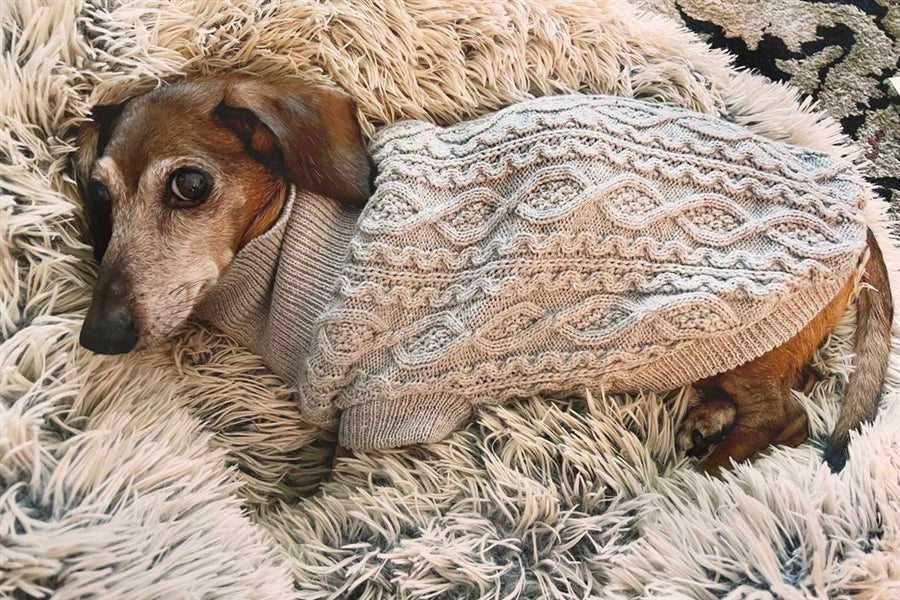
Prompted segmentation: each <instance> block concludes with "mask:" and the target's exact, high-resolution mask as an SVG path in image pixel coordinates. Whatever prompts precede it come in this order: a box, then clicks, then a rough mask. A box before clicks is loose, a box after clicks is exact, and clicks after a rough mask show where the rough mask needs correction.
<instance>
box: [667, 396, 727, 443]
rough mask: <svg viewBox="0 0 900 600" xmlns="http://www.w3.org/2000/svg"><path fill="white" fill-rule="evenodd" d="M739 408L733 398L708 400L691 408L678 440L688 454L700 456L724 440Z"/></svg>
mask: <svg viewBox="0 0 900 600" xmlns="http://www.w3.org/2000/svg"><path fill="white" fill-rule="evenodd" d="M736 415H737V409H736V408H735V406H734V402H732V401H731V400H706V401H704V402H701V403H700V404H698V405H697V406H695V407H694V408H692V409H691V412H689V413H688V415H687V417H685V419H684V421H683V422H682V423H681V427H679V428H678V434H677V437H676V440H677V442H678V447H679V448H681V450H682V451H684V452H685V453H686V454H687V455H688V456H700V455H702V454H703V453H704V452H706V451H707V450H708V449H709V447H710V446H712V445H713V444H716V443H718V442H720V441H722V438H724V437H725V434H726V433H727V432H728V429H729V428H730V427H731V425H732V424H733V423H734V418H735V416H736Z"/></svg>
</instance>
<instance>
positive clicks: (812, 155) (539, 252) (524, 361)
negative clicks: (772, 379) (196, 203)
mask: <svg viewBox="0 0 900 600" xmlns="http://www.w3.org/2000/svg"><path fill="white" fill-rule="evenodd" d="M371 151H372V156H373V159H374V161H375V164H376V166H377V168H378V173H379V174H378V178H377V180H376V182H375V183H376V192H375V194H374V196H373V197H372V199H371V200H370V202H369V203H368V205H367V206H366V208H365V209H364V210H363V211H362V213H361V214H359V213H356V212H351V211H347V210H346V209H343V208H341V207H340V206H339V205H338V204H337V203H336V202H334V201H332V200H330V199H327V198H323V197H318V196H314V195H311V194H308V193H304V192H299V193H297V194H296V197H294V196H293V195H292V197H291V199H290V200H289V202H288V204H287V205H286V206H285V209H284V212H283V214H282V215H281V217H280V219H279V221H278V223H277V224H276V225H275V226H274V227H273V228H272V229H271V230H270V231H268V232H267V233H265V234H264V235H262V236H261V237H259V238H257V239H256V240H254V241H253V242H251V243H250V244H249V245H248V246H247V247H246V248H244V249H243V250H242V251H241V252H240V253H238V255H237V256H236V257H235V259H234V262H233V264H232V265H231V266H230V267H229V269H228V270H227V271H226V273H225V274H224V275H223V277H222V278H221V279H220V282H219V283H218V284H217V286H216V287H215V288H214V289H213V290H212V291H211V293H210V294H209V295H208V297H207V298H206V299H205V300H204V302H203V303H202V304H201V306H200V307H199V309H198V312H199V314H200V316H201V317H203V318H205V319H207V320H209V321H211V322H212V323H214V324H216V325H218V326H219V327H220V328H222V329H223V330H224V331H225V332H226V333H229V334H230V335H232V336H233V337H235V338H236V339H237V340H239V341H240V342H242V343H244V344H246V345H248V346H249V347H250V348H251V349H253V350H254V351H255V352H257V353H259V354H260V355H261V356H262V357H264V359H265V360H266V361H267V364H268V365H269V366H270V367H271V368H272V369H273V370H274V371H275V372H277V373H279V374H281V375H282V376H283V377H285V378H286V379H287V380H288V381H289V382H290V383H291V384H292V385H294V386H296V389H297V392H298V399H299V402H300V405H301V409H302V412H303V414H304V416H305V417H306V418H307V419H309V420H310V421H312V422H314V423H317V424H319V425H323V426H333V425H334V424H336V423H337V421H338V419H339V422H340V429H339V438H340V442H341V444H343V445H344V446H346V447H348V448H353V449H367V448H381V447H391V446H399V445H405V444H411V443H418V442H427V441H434V440H439V439H441V438H442V437H444V436H445V435H447V434H448V433H449V432H450V431H452V430H453V429H454V428H456V427H458V426H459V425H460V423H461V422H463V421H464V420H465V419H466V417H467V416H468V415H469V413H470V410H471V406H472V405H473V404H477V403H494V402H502V401H505V400H508V399H510V398H514V397H521V396H527V395H532V394H539V393H551V392H577V391H579V390H581V389H583V388H584V387H586V386H587V387H594V386H600V385H603V386H605V387H606V388H607V389H615V390H632V389H647V390H664V389H671V388H674V387H676V386H679V385H683V384H685V383H688V382H691V381H695V380H698V379H701V378H703V377H707V376H711V375H714V374H716V373H719V372H722V371H725V370H728V369H731V368H733V367H736V366H738V365H740V364H742V363H744V362H747V361H749V360H751V359H753V358H756V357H758V356H760V355H761V354H763V353H765V352H766V351H768V350H770V349H772V348H774V347H775V346H778V345H779V344H782V343H784V342H785V341H787V340H788V339H790V338H791V337H792V336H793V335H794V334H796V333H797V332H798V331H799V330H800V329H801V328H802V327H803V326H804V325H806V324H807V323H808V322H809V321H810V320H811V319H812V318H813V317H814V316H815V315H816V313H817V312H819V311H820V310H821V309H822V308H823V307H824V306H825V305H826V303H827V302H828V301H829V300H830V299H831V298H832V297H833V296H834V295H835V294H836V293H837V292H838V290H839V289H840V288H841V287H842V286H843V284H844V283H845V282H846V281H847V279H848V278H849V277H851V276H852V274H853V273H854V271H855V269H856V267H857V263H858V260H859V258H860V256H861V254H862V252H863V249H864V246H865V225H864V222H863V219H862V215H861V208H862V206H863V205H864V204H865V201H866V194H867V192H866V190H867V188H866V187H865V186H864V185H863V183H862V180H861V178H860V176H859V174H858V173H857V172H856V171H855V170H854V169H853V167H852V166H851V165H850V164H848V163H845V162H840V161H838V160H835V159H832V158H830V157H828V156H826V155H824V154H820V153H817V152H813V151H810V150H806V149H803V148H797V147H792V146H788V145H785V144H781V143H777V142H773V141H770V140H767V139H765V138H762V137H759V136H757V135H755V134H753V133H751V132H750V131H748V130H747V129H744V128H741V127H739V126H737V125H734V124H731V123H728V122H726V121H722V120H718V119H714V118H711V117H706V116H703V115H700V114H696V113H693V112H688V111H686V110H682V109H678V108H673V107H670V106H666V105H662V104H654V103H648V102H642V101H637V100H631V99H623V98H616V97H603V96H557V97H547V98H540V99H536V100H532V101H528V102H525V103H522V104H519V105H516V106H513V107H510V108H508V109H505V110H502V111H500V112H498V113H495V114H493V115H490V116H487V117H483V118H480V119H476V120H474V121H470V122H466V123H462V124H459V125H456V126H453V127H449V128H440V127H437V126H434V125H431V124H428V123H424V122H404V123H400V124H397V125H394V126H391V127H388V128H386V129H384V130H383V131H382V132H380V133H379V134H378V135H377V136H376V138H375V139H374V140H373V142H372V146H371Z"/></svg>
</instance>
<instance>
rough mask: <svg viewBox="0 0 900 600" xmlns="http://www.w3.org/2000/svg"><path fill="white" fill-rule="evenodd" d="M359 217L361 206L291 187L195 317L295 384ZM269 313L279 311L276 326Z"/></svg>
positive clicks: (198, 308)
mask: <svg viewBox="0 0 900 600" xmlns="http://www.w3.org/2000/svg"><path fill="white" fill-rule="evenodd" d="M358 218H359V210H348V209H347V208H345V207H343V206H341V205H340V204H339V203H338V202H336V201H334V200H332V199H330V198H325V197H323V196H317V195H315V194H312V193H310V192H305V191H299V192H298V191H297V190H296V189H295V188H294V187H293V186H291V188H290V191H289V192H288V197H287V199H286V201H285V205H284V207H283V208H282V211H281V215H280V216H279V217H278V220H277V221H276V223H275V225H274V226H273V227H272V228H270V229H269V230H268V231H266V232H265V233H263V234H262V235H260V236H259V237H257V238H255V239H253V240H251V241H250V243H248V244H247V245H246V246H245V247H244V248H242V249H241V250H240V251H239V252H238V253H237V254H236V255H235V257H234V259H233V261H232V263H231V265H230V266H229V267H228V269H227V270H226V271H225V273H224V274H223V275H222V277H221V278H220V279H219V281H218V283H217V284H216V285H215V286H214V287H213V289H212V290H210V292H209V294H207V296H206V297H205V298H204V299H203V301H202V302H201V304H200V305H199V306H198V307H197V309H196V313H197V315H198V316H199V317H200V318H202V319H204V320H205V321H209V322H211V323H214V324H216V325H217V326H219V327H220V328H221V329H222V330H223V331H225V332H227V333H229V334H230V335H232V336H233V337H235V338H236V340H237V341H238V342H240V343H241V344H243V345H245V346H247V347H248V348H250V349H251V350H253V351H254V352H255V353H256V354H259V355H260V356H262V357H263V358H264V359H265V361H266V364H267V365H268V366H269V368H271V369H272V370H273V371H275V372H276V373H278V374H279V375H281V376H282V377H284V378H285V379H287V380H288V381H289V382H290V383H295V377H296V375H297V372H296V371H297V364H298V357H301V356H305V355H306V354H307V352H308V351H309V343H310V335H311V332H312V328H313V323H314V322H315V320H316V318H317V317H318V316H319V315H320V314H321V313H322V311H323V310H324V309H325V307H326V306H327V305H328V303H329V301H330V299H331V295H332V292H333V291H334V290H333V288H334V284H335V280H336V278H337V276H338V274H339V273H340V270H341V267H342V265H343V263H344V260H345V256H346V252H347V247H348V244H349V241H350V238H351V237H352V236H353V233H354V231H355V229H356V222H357V219H358ZM283 246H288V247H289V248H291V252H282V247H283ZM286 286H290V288H289V289H285V288H286ZM271 315H278V323H277V326H273V323H272V322H271V321H270V318H269V317H270V316H271Z"/></svg>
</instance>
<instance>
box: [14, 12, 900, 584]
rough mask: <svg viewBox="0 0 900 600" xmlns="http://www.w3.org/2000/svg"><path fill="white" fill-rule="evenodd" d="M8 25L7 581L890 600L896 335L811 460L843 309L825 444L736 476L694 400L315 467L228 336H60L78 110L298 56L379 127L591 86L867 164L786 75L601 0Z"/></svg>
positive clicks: (848, 358)
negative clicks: (742, 67)
mask: <svg viewBox="0 0 900 600" xmlns="http://www.w3.org/2000/svg"><path fill="white" fill-rule="evenodd" d="M784 2H785V3H790V2H789V0H784ZM375 4H377V5H378V6H375ZM698 4H701V3H697V2H694V3H691V7H689V8H690V10H692V11H694V12H693V14H694V15H695V17H693V18H696V10H697V9H696V6H694V5H698ZM748 4H749V3H748ZM753 4H754V6H756V7H757V8H755V9H754V10H764V9H765V7H766V6H768V5H769V4H770V3H753ZM888 5H890V3H888ZM665 7H667V9H670V10H675V9H676V8H677V7H674V6H673V5H672V3H668V4H665ZM748 10H749V9H748ZM811 10H812V9H811ZM893 14H894V19H895V20H894V26H895V27H894V29H895V31H896V13H893ZM0 24H2V28H0V41H2V43H0V46H2V48H3V59H2V61H0V82H2V90H0V222H2V241H0V294H2V297H0V340H2V342H0V396H2V407H0V410H2V413H0V416H2V425H0V453H2V456H0V486H2V488H0V570H2V573H0V595H2V596H3V597H15V598H30V597H38V598H40V597H51V596H52V597H53V598H60V599H64V598H84V597H95V598H127V599H139V598H182V597H183V598H265V599H268V598H273V599H280V598H485V599H487V598H491V599H501V598H510V599H511V598H539V597H540V598H585V597H594V598H634V597H648V598H650V597H657V598H714V597H725V598H775V597H777V598H822V597H830V598H847V597H854V598H877V597H881V598H897V597H900V559H898V552H900V428H898V427H897V426H896V423H897V422H898V420H900V392H898V390H900V369H898V363H900V349H898V347H900V344H895V352H894V356H893V359H894V363H893V365H892V368H891V371H890V377H889V382H888V386H889V389H888V392H887V393H886V395H885V398H884V400H883V402H882V410H881V413H880V415H879V417H878V419H877V420H876V422H875V423H874V424H873V425H871V426H868V427H866V428H865V430H864V431H863V433H862V434H861V435H859V436H858V437H856V438H855V439H854V441H853V443H852V445H851V456H850V461H849V463H848V465H847V467H846V468H845V470H844V471H843V472H842V473H840V474H837V475H834V474H831V473H830V472H829V471H828V470H827V468H826V467H825V466H824V465H823V464H822V462H821V458H820V451H821V442H822V441H823V439H824V438H825V436H826V435H827V433H828V431H829V430H830V429H831V427H832V425H833V423H834V420H835V417H836V414H837V409H838V403H839V398H840V395H841V389H842V387H843V385H844V383H845V381H846V377H847V373H848V372H849V371H850V370H851V368H852V354H851V344H850V340H851V339H852V334H853V330H854V314H853V311H852V310H851V311H848V314H847V315H846V316H845V318H844V320H843V322H842V324H841V325H840V327H839V328H838V330H837V331H836V333H835V335H833V336H831V338H830V339H829V341H828V342H827V344H826V345H825V347H824V348H823V349H822V350H821V352H820V354H819V357H818V359H817V366H818V367H819V369H820V370H821V371H822V372H823V373H824V378H823V380H822V381H821V382H820V383H819V384H817V385H816V386H815V388H814V389H813V390H812V392H811V393H810V394H809V395H803V394H798V398H799V399H800V401H801V402H802V403H803V404H804V406H805V407H806V408H807V410H808V411H809V414H810V419H811V427H812V439H811V441H810V442H809V443H807V444H805V445H803V446H802V447H800V448H796V449H776V450H774V451H773V452H772V453H771V455H770V456H768V457H766V458H764V459H761V460H759V461H758V462H756V463H754V464H752V465H742V466H739V467H738V468H737V469H735V470H734V472H733V473H729V474H727V475H726V476H725V477H724V478H723V479H722V480H712V479H708V478H704V477H701V476H699V475H697V474H696V473H694V472H693V471H692V470H691V466H692V464H693V461H692V460H690V459H687V458H685V457H684V456H682V455H681V454H680V453H679V452H677V451H676V449H675V446H674V442H673V437H674V431H675V429H676V427H677V424H678V422H679V421H680V419H682V418H683V416H684V414H685V412H686V410H687V408H688V406H689V403H690V402H691V400H692V398H693V395H692V394H691V392H690V391H688V390H680V391H676V392H673V393H672V394H670V395H668V396H665V397H661V396H656V395H644V396H623V395H615V396H614V395H607V394H605V393H604V392H603V390H593V393H588V394H586V395H585V396H584V397H582V398H573V399H568V400H553V401H550V400H538V399H531V400H525V401H522V402H518V403H515V404H512V405H509V406H507V407H503V408H491V409H485V410H483V411H482V412H481V413H480V414H479V415H478V418H477V420H476V421H475V422H473V423H472V424H471V425H470V426H469V427H468V428H467V429H465V430H463V431H460V432H458V433H456V434H455V435H453V436H452V437H451V438H450V439H448V440H447V441H446V442H443V443H440V444H433V445H429V446H425V447H417V448H410V449H404V450H394V451H384V452H372V453H365V454H360V455H358V456H356V457H354V458H342V459H340V460H338V462H337V466H336V469H335V470H334V471H333V472H332V471H331V469H330V467H331V461H332V446H333V440H332V438H331V436H330V435H329V434H328V433H327V432H322V431H318V430H315V429H314V428H312V427H310V426H308V425H306V424H304V423H303V422H302V421H301V420H300V416H299V414H298V412H297V408H296V405H295V404H294V403H293V402H292V401H291V400H290V397H289V394H288V391H287V390H286V389H285V388H284V387H283V386H282V385H281V384H280V383H279V381H278V380H277V379H276V378H275V377H273V376H272V375H270V374H268V373H267V372H266V371H265V369H264V368H262V366H261V363H260V361H259V360H258V359H257V358H255V357H254V356H252V355H250V354H249V353H248V352H247V351H245V350H243V349H241V348H239V347H237V346H236V345H235V344H234V343H232V342H230V341H229V340H227V339H225V338H224V337H223V336H221V335H219V334H217V333H215V332H214V331H210V330H207V329H206V328H204V327H202V326H200V325H193V326H192V327H191V328H190V330H189V331H187V332H186V333H185V334H184V335H182V336H180V337H179V338H178V339H177V340H176V341H175V342H173V343H172V344H171V345H169V346H168V347H165V348H163V349H160V350H158V351H154V352H145V353H143V354H141V355H138V356H129V357H125V358H103V357H95V356H91V355H90V354H89V353H87V352H86V351H84V350H82V349H81V348H79V347H78V345H77V332H78V329H79V326H80V321H81V319H82V317H83V315H84V312H85V310H86V308H87V304H88V300H89V296H90V287H91V284H92V281H93V279H94V276H95V273H96V265H95V264H93V263H92V261H91V259H90V251H89V248H88V247H87V246H86V245H85V244H84V242H83V241H82V236H81V231H82V230H83V220H82V213H81V208H80V206H79V202H78V199H77V195H76V193H75V189H74V185H73V182H72V178H71V169H70V158H71V153H72V151H73V148H72V146H71V140H72V129H73V127H75V126H77V125H78V124H79V122H80V121H81V120H82V119H83V118H84V116H85V115H86V114H87V111H88V109H89V107H90V106H91V105H92V104H93V103H95V102H117V101H121V100H123V99H125V98H127V97H129V96H131V95H134V94H136V93H138V92H141V91H145V90H147V89H150V88H153V87H154V86H156V85H159V84H161V83H162V82H164V81H173V80H176V79H178V78H181V77H183V76H188V75H214V74H216V73H221V72H226V71H233V70H242V71H247V72H253V73H260V74H276V73H294V74H299V75H301V76H303V77H305V78H306V79H308V80H310V81H316V82H325V81H334V82H337V83H339V84H341V85H342V86H344V87H345V88H346V89H348V90H349V91H350V92H351V93H352V94H353V95H355V96H356V97H357V98H358V99H359V103H360V109H361V112H362V116H363V117H364V119H365V121H366V128H367V129H366V130H367V132H369V133H371V132H372V131H374V128H375V127H377V126H378V125H380V124H383V123H388V122H393V121H396V120H398V119H401V118H404V117H416V118H425V119H433V120H435V121H438V122H441V123H447V122H453V121H456V120H459V119H461V118H464V117H468V116H472V115H475V114H481V113H484V112H486V111H489V110H492V109H495V108H498V107H500V106H504V105H507V104H509V103H512V102H514V101H516V100H520V99H523V98H527V97H529V96H531V95H537V94H549V93H556V92H562V91H575V90H591V91H596V92H605V93H615V94H621V95H625V96H638V97H644V98H650V99H654V100H658V101H666V102H671V103H675V104H678V105H681V106H685V107H688V108H692V109H695V110H699V111H702V112H706V113H711V114H719V115H721V116H723V117H725V118H729V119H732V120H734V121H736V122H739V123H742V124H745V125H748V126H750V127H752V128H753V129H755V130H756V131H757V132H759V133H761V134H763V135H767V136H770V137H772V138H776V139H782V140H787V141H790V142H792V143H795V144H800V145H806V146H809V147H812V148H816V149H820V150H824V151H827V152H831V153H833V154H855V150H854V149H853V147H852V146H851V145H850V144H849V142H848V140H845V139H844V138H843V137H842V135H841V132H840V127H839V125H838V123H837V122H836V121H834V120H832V119H831V118H829V117H826V116H824V115H823V114H821V113H818V112H816V111H815V110H814V109H813V107H812V106H811V105H810V103H809V102H805V101H803V102H801V101H800V100H798V98H797V94H796V92H795V91H794V90H793V89H791V88H788V87H786V86H783V85H780V84H775V83H770V82H768V81H767V80H765V79H763V78H761V77H757V76H754V75H751V74H748V73H745V72H739V71H737V70H736V69H734V68H733V67H731V66H730V64H729V58H728V57H727V56H726V55H725V54H723V53H722V52H720V51H714V50H711V49H710V48H709V47H708V46H706V45H705V44H704V43H703V42H701V41H700V40H698V39H697V38H696V37H695V36H694V35H693V34H691V33H689V32H687V31H686V30H683V29H681V28H680V26H679V25H678V24H677V23H676V22H675V21H670V20H668V19H667V18H663V17H660V16H653V15H650V14H645V13H641V12H639V11H637V10H635V9H634V8H633V7H631V6H629V5H626V4H623V3H620V2H613V1H596V0H593V1H587V0H585V1H583V2H578V1H574V0H568V1H563V0H559V1H552V0H534V1H531V2H529V1H526V0H478V1H477V2H470V1H469V0H421V1H416V2H412V1H410V2H409V3H408V5H404V4H403V3H400V2H395V1H392V2H378V3H374V2H373V3H367V2H362V1H359V2H331V3H314V2H312V1H308V2H307V1H302V0H296V1H292V2H283V3H281V2H273V3H266V2H258V3H257V2H249V1H242V0H222V1H220V2H204V1H202V0H197V1H192V0H184V1H180V2H177V3H168V2H162V1H161V0H160V1H147V2H133V3H128V2H123V3H119V2H114V1H108V2H107V1H104V0H96V1H85V2H51V3H43V4H37V3H33V2H30V1H28V0H22V1H7V2H0ZM779 25H780V26H786V25H787V24H786V23H783V22H780V23H779ZM894 63H896V61H894ZM892 135H894V138H893V139H896V135H895V132H894V134H892ZM860 160H861V159H860ZM871 208H872V210H871V211H870V212H871V214H870V215H869V216H870V221H871V222H872V224H873V226H875V227H876V228H877V229H878V233H879V236H880V238H881V240H882V244H885V245H887V244H888V243H889V242H888V241H887V236H886V235H885V228H886V225H885V219H884V217H883V216H882V213H881V208H882V207H880V206H872V207H871ZM889 261H891V263H892V264H893V265H897V264H898V262H897V257H896V254H893V255H889ZM894 275H896V271H895V272H894ZM895 293H897V292H895ZM895 297H898V298H900V293H897V295H896V296H895Z"/></svg>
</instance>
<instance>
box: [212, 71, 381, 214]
mask: <svg viewBox="0 0 900 600" xmlns="http://www.w3.org/2000/svg"><path fill="white" fill-rule="evenodd" d="M216 116H218V117H219V119H221V120H222V121H223V122H224V123H225V124H226V125H227V126H228V127H229V128H230V129H231V130H233V131H234V132H235V133H236V134H237V135H238V137H239V138H240V139H241V140H242V141H243V142H244V144H245V145H246V146H247V148H248V150H249V151H250V152H251V153H252V154H253V155H254V157H256V158H257V159H258V160H260V161H263V162H264V163H266V164H268V165H271V166H274V167H276V168H278V169H281V170H283V172H284V175H285V176H286V178H287V179H288V180H289V181H290V182H291V183H294V184H295V185H297V186H298V187H300V188H302V189H305V190H309V191H311V192H314V193H317V194H321V195H323V196H328V197H330V198H333V199H335V200H338V201H339V202H342V203H344V204H347V205H349V206H355V207H359V206H362V205H363V204H365V203H366V200H368V198H369V195H370V194H371V187H372V162H371V160H370V158H369V155H368V153H367V152H366V144H365V141H364V140H363V136H362V130H361V129H360V125H359V120H358V118H357V116H356V103H355V102H354V101H353V98H351V97H350V96H349V95H348V94H347V93H346V92H344V91H343V90H341V89H339V88H336V87H325V86H313V85H303V84H300V83H296V82H289V81H282V82H277V83H268V82H264V81H261V80H254V79H244V80H236V81H232V82H229V83H228V84H226V86H225V92H224V97H223V99H222V102H221V103H220V104H219V106H218V107H217V108H216Z"/></svg>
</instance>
